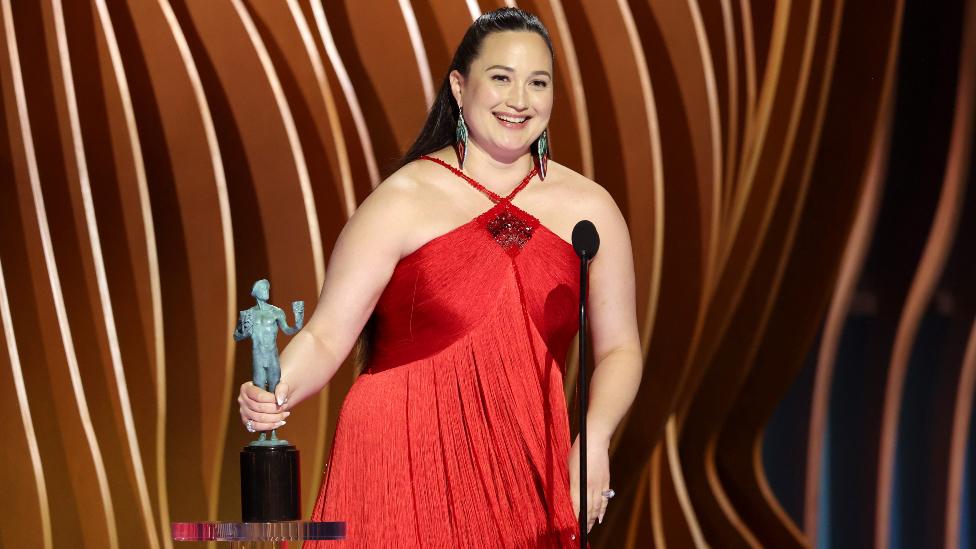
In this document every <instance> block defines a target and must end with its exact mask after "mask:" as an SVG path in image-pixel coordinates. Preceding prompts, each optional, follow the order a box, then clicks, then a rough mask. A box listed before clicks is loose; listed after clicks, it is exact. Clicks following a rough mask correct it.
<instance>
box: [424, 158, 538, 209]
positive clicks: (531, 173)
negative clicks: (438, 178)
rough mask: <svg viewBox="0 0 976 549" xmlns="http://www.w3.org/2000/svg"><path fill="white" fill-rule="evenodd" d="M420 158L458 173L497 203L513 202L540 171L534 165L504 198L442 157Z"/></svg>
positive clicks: (455, 173)
mask: <svg viewBox="0 0 976 549" xmlns="http://www.w3.org/2000/svg"><path fill="white" fill-rule="evenodd" d="M420 158H421V159H423V160H430V161H431V162H435V163H437V164H440V165H441V166H444V167H445V168H447V169H449V170H451V171H452V172H453V173H454V175H456V176H458V177H460V178H461V179H463V180H465V181H467V182H468V183H470V184H471V186H472V187H474V188H476V189H478V190H479V191H481V192H482V193H484V194H485V196H487V197H488V198H490V199H491V201H492V202H495V203H498V202H501V201H505V202H511V200H512V198H515V195H516V194H518V192H519V191H521V190H522V189H523V188H525V186H526V185H528V184H529V181H531V180H532V177H534V176H535V174H537V173H538V169H537V168H536V167H535V166H532V169H531V170H529V173H528V175H526V176H525V178H524V179H522V182H521V183H519V184H518V186H516V187H515V188H514V189H512V192H510V193H508V196H506V197H504V198H502V197H501V196H499V195H498V194H497V193H494V192H492V191H490V190H488V189H487V188H485V186H484V185H482V184H481V183H478V182H477V181H475V180H474V178H472V177H469V176H468V175H467V174H465V173H464V172H462V171H461V170H459V169H457V168H455V167H454V166H452V165H450V164H448V163H447V162H444V161H443V160H441V159H440V158H434V157H433V156H428V155H426V154H425V155H423V156H421V157H420Z"/></svg>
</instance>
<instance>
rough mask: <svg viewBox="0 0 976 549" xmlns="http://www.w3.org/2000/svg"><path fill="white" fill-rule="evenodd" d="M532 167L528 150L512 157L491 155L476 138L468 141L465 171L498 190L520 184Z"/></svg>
mask: <svg viewBox="0 0 976 549" xmlns="http://www.w3.org/2000/svg"><path fill="white" fill-rule="evenodd" d="M531 169H532V155H531V154H530V152H529V151H528V150H526V151H524V152H523V153H521V154H519V155H513V156H512V157H511V158H505V157H501V156H498V155H491V154H489V153H488V152H486V151H485V150H484V149H482V148H481V147H479V146H478V144H477V143H476V142H475V141H474V140H469V141H468V154H467V158H465V160H464V172H465V173H467V174H468V175H469V176H471V177H472V178H474V179H475V180H476V181H478V182H480V183H481V184H482V185H484V186H486V187H488V188H489V189H491V190H492V191H496V192H497V189H496V188H495V187H501V188H502V189H503V190H504V189H505V188H509V187H511V186H512V185H516V184H518V182H520V181H521V180H522V178H524V177H525V174H527V173H529V170H531Z"/></svg>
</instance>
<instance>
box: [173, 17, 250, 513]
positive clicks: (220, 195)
mask: <svg viewBox="0 0 976 549" xmlns="http://www.w3.org/2000/svg"><path fill="white" fill-rule="evenodd" d="M157 2H158V5H159V8H160V10H161V11H162V12H163V17H165V19H166V24H167V25H168V26H169V28H170V31H171V32H172V35H173V42H174V44H176V47H177V49H178V50H179V52H180V58H181V60H182V61H183V67H185V68H186V74H187V79H188V80H189V82H190V87H191V88H192V89H193V95H194V96H195V97H196V104H197V106H198V107H199V109H200V110H199V115H200V123H201V125H202V126H203V132H204V136H205V138H206V140H207V143H208V145H209V152H210V158H211V162H212V165H213V169H214V182H215V183H216V187H217V189H216V190H217V204H218V207H219V209H220V228H221V233H222V234H221V236H222V240H223V243H224V249H223V255H224V272H225V273H227V279H226V280H225V284H226V287H227V295H226V296H224V297H225V299H226V303H227V310H226V311H224V319H225V320H224V321H225V322H226V323H227V326H233V324H234V321H235V319H236V316H237V311H236V310H235V294H236V293H237V276H236V274H235V273H236V267H235V264H234V261H235V258H234V245H233V236H232V235H233V232H232V230H231V220H230V202H229V200H228V196H227V180H226V179H225V178H224V163H223V159H222V158H221V156H220V145H219V143H218V141H217V131H216V129H215V128H214V124H213V120H212V119H211V118H210V109H209V107H208V106H207V105H208V104H207V97H206V94H205V93H204V91H203V81H202V80H201V79H200V73H199V72H197V66H196V64H195V63H194V61H193V55H192V54H191V53H190V46H189V44H187V42H186V36H184V34H183V30H182V28H181V27H180V24H179V20H178V19H177V18H176V14H175V13H173V8H172V7H171V6H170V5H169V2H168V1H167V0H157ZM233 346H234V341H233V340H232V339H231V338H227V349H226V352H225V354H224V356H226V357H227V360H226V362H225V364H224V370H225V372H226V374H225V375H226V376H228V377H230V376H232V375H233V366H234V358H233V357H234V347H233ZM228 414H229V412H228ZM164 420H165V418H164ZM220 425H223V430H222V431H220V432H218V433H216V436H217V439H216V440H217V442H216V444H217V448H218V449H221V452H222V446H221V445H222V444H223V441H224V439H225V438H226V437H225V436H224V434H225V432H226V429H227V421H226V420H225V421H223V422H221V423H220ZM164 434H165V433H164ZM162 440H163V444H164V446H163V447H164V448H165V437H164V438H163V439H162ZM218 461H220V460H218ZM218 467H219V465H218ZM160 473H165V469H164V470H163V471H160ZM160 478H161V479H165V478H166V477H165V476H163V477H160ZM214 478H215V479H216V478H219V475H218V476H215V477H214ZM214 484H216V481H214ZM210 489H211V492H210V493H211V494H212V493H213V488H212V487H210ZM207 513H208V514H207V517H208V520H215V519H216V516H217V498H216V497H211V498H210V500H209V503H208V507H207ZM164 526H165V525H164Z"/></svg>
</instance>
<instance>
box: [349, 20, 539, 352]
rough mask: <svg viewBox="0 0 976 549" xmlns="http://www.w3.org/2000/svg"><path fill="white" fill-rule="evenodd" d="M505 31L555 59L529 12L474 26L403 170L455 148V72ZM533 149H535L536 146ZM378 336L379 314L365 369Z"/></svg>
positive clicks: (367, 343) (360, 345)
mask: <svg viewBox="0 0 976 549" xmlns="http://www.w3.org/2000/svg"><path fill="white" fill-rule="evenodd" d="M504 31H528V32H534V33H536V34H538V35H539V36H541V37H542V39H543V40H545V42H546V46H548V47H549V54H550V55H552V56H553V58H555V53H554V52H553V49H552V39H551V38H549V30H548V29H546V26H545V25H543V24H542V21H540V20H539V18H538V17H536V16H535V15H533V14H531V13H529V12H527V11H523V10H520V9H518V8H500V9H497V10H494V11H490V12H488V13H485V14H483V15H482V16H480V17H478V18H477V19H475V21H474V23H472V24H471V26H470V27H468V31H467V32H465V33H464V38H462V39H461V44H459V45H458V48H457V50H456V51H455V52H454V59H453V60H452V61H451V66H450V67H448V68H447V72H446V73H445V74H444V80H443V81H442V82H441V88H440V90H439V91H438V92H437V97H435V98H434V104H433V105H431V107H430V112H428V113H427V120H426V121H425V122H424V127H423V129H421V130H420V135H418V136H417V140H416V141H414V143H413V145H412V146H411V147H410V150H408V151H407V154H405V155H403V158H401V159H400V163H399V166H400V167H403V166H406V165H407V164H409V163H411V162H413V161H414V160H417V159H418V158H420V157H421V156H423V155H425V154H430V153H432V152H434V151H438V150H440V149H443V148H444V147H447V146H449V145H453V144H454V135H455V128H456V127H457V120H458V115H459V111H458V106H457V103H456V102H455V101H454V95H453V94H452V93H451V72H452V71H455V70H456V71H458V72H460V73H461V74H463V75H464V76H467V75H468V71H469V70H470V69H471V62H472V61H474V60H475V58H477V57H478V54H479V53H480V52H481V45H482V44H483V43H484V41H485V38H486V37H488V35H490V34H493V33H496V32H504ZM532 146H533V148H534V147H535V144H533V145H532ZM534 152H535V151H533V154H534ZM375 334H376V313H375V312H374V313H373V314H372V315H370V317H369V320H368V321H367V322H366V326H365V327H364V328H363V331H362V333H361V334H360V335H359V341H358V342H357V345H356V347H357V351H356V354H357V357H358V362H359V366H360V367H361V368H362V367H365V366H366V365H367V364H369V359H370V355H371V351H372V346H373V340H374V339H375Z"/></svg>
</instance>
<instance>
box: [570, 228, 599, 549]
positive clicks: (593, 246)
mask: <svg viewBox="0 0 976 549" xmlns="http://www.w3.org/2000/svg"><path fill="white" fill-rule="evenodd" d="M573 249H574V250H575V251H576V255H577V256H579V258H580V294H579V298H580V302H579V375H578V376H577V377H576V380H577V386H578V389H579V390H578V391H577V392H578V393H579V413H580V416H579V426H580V432H579V443H580V457H579V463H580V485H579V501H580V509H579V517H578V518H579V528H580V536H579V543H580V548H581V549H582V548H585V547H587V537H588V533H589V532H587V529H586V523H587V513H586V403H587V401H588V400H589V399H588V398H587V396H588V395H587V390H588V389H587V383H586V358H587V356H588V354H589V353H587V350H586V296H587V291H588V288H589V278H590V276H589V274H590V260H592V259H593V257H594V256H596V252H597V251H598V250H599V249H600V235H599V234H598V233H597V230H596V227H595V226H594V225H593V223H592V222H590V221H589V220H586V219H584V220H582V221H580V222H579V223H577V224H576V226H575V227H573Z"/></svg>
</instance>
